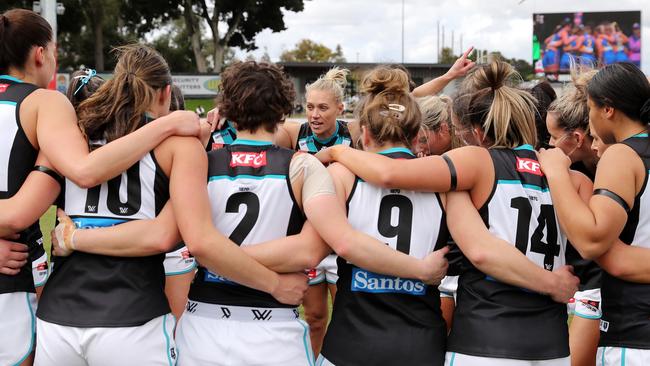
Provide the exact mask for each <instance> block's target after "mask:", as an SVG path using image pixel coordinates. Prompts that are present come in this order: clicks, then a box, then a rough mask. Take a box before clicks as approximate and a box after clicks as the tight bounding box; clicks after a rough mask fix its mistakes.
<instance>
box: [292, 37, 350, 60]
mask: <svg viewBox="0 0 650 366" xmlns="http://www.w3.org/2000/svg"><path fill="white" fill-rule="evenodd" d="M280 61H283V62H345V57H343V50H342V49H341V45H336V50H335V51H332V50H331V49H330V48H329V47H327V46H325V45H324V44H322V43H316V42H314V41H312V40H310V39H303V40H301V41H300V42H298V43H297V44H296V46H295V48H294V49H293V50H290V51H284V52H282V54H281V55H280Z"/></svg>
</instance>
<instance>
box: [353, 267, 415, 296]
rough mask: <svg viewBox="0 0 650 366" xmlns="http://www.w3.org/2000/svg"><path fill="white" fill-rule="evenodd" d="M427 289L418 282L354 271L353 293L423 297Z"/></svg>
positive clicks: (360, 270)
mask: <svg viewBox="0 0 650 366" xmlns="http://www.w3.org/2000/svg"><path fill="white" fill-rule="evenodd" d="M426 288H427V287H426V285H425V284H424V283H423V282H421V281H418V280H411V279H404V278H399V277H393V276H384V275H380V274H377V273H373V272H370V271H366V270H364V269H360V268H356V267H355V268H353V269H352V291H359V292H370V293H400V294H408V295H416V296H422V295H424V293H425V292H426Z"/></svg>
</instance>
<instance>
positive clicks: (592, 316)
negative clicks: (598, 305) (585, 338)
mask: <svg viewBox="0 0 650 366" xmlns="http://www.w3.org/2000/svg"><path fill="white" fill-rule="evenodd" d="M573 315H574V316H577V317H580V318H583V319H590V320H598V319H600V318H602V317H601V316H600V315H585V314H580V313H579V312H577V311H574V312H573Z"/></svg>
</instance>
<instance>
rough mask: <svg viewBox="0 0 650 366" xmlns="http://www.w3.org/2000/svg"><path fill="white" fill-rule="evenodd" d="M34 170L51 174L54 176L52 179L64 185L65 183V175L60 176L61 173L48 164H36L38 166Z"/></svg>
mask: <svg viewBox="0 0 650 366" xmlns="http://www.w3.org/2000/svg"><path fill="white" fill-rule="evenodd" d="M32 170H33V171H36V172H41V173H45V174H47V175H49V176H50V177H52V179H54V180H55V181H56V182H57V183H59V185H62V183H63V177H62V176H60V175H59V173H57V172H55V171H54V170H52V169H50V168H48V167H46V166H43V165H36V166H34V168H33V169H32Z"/></svg>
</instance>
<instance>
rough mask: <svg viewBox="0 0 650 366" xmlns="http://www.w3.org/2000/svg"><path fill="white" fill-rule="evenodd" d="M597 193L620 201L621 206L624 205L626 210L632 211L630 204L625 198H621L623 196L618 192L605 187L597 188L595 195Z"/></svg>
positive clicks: (617, 201)
mask: <svg viewBox="0 0 650 366" xmlns="http://www.w3.org/2000/svg"><path fill="white" fill-rule="evenodd" d="M597 194H599V195H601V196H605V197H609V198H611V199H613V200H614V202H616V203H618V204H619V205H621V207H623V209H624V210H625V212H630V206H628V205H627V202H625V200H624V199H623V198H621V196H619V195H618V194H616V193H614V192H612V191H610V190H609V189H605V188H598V189H595V190H594V195H597Z"/></svg>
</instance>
